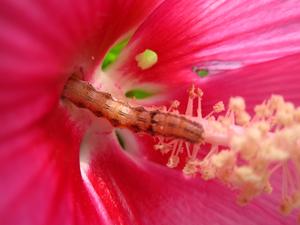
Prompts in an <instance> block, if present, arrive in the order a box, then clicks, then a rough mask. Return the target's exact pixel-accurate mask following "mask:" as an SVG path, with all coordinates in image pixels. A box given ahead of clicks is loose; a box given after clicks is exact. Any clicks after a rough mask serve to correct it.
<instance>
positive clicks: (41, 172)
mask: <svg viewBox="0 0 300 225" xmlns="http://www.w3.org/2000/svg"><path fill="white" fill-rule="evenodd" d="M81 135H82V134H81V132H78V129H77V130H76V129H74V126H73V125H72V124H70V123H69V122H68V118H67V117H66V115H65V114H64V113H63V112H62V111H61V110H57V111H53V112H52V116H51V118H44V119H43V123H42V124H40V125H33V126H32V127H31V128H29V129H27V132H24V131H22V132H19V133H15V134H14V135H13V136H11V137H9V138H6V139H2V141H1V143H0V148H1V150H2V151H1V154H0V161H1V164H0V171H1V172H0V175H1V186H0V199H1V201H0V219H1V223H2V224H74V223H76V224H86V223H89V224H97V221H98V222H99V221H100V219H101V215H97V213H96V211H95V209H94V206H93V204H92V202H91V200H90V198H89V194H88V192H87V190H86V189H85V187H84V185H83V182H82V178H81V176H80V171H79V164H78V162H79V158H78V154H79V144H80V136H81Z"/></svg>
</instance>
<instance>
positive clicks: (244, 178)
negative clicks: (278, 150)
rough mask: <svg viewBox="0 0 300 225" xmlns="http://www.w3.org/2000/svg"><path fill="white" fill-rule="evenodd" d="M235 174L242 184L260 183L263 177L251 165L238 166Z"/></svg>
mask: <svg viewBox="0 0 300 225" xmlns="http://www.w3.org/2000/svg"><path fill="white" fill-rule="evenodd" d="M234 174H235V176H236V178H237V181H238V182H239V183H240V184H244V183H254V184H255V183H258V182H260V181H261V177H260V176H258V175H257V174H255V172H254V171H253V169H252V168H251V167H249V166H241V167H237V168H235V170H234Z"/></svg>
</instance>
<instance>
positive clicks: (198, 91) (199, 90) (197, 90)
mask: <svg viewBox="0 0 300 225" xmlns="http://www.w3.org/2000/svg"><path fill="white" fill-rule="evenodd" d="M196 94H197V96H198V97H200V98H201V97H202V96H203V91H202V90H201V89H200V88H197V89H196Z"/></svg>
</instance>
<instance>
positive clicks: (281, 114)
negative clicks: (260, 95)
mask: <svg viewBox="0 0 300 225" xmlns="http://www.w3.org/2000/svg"><path fill="white" fill-rule="evenodd" d="M202 96H203V92H202V91H201V90H200V89H197V88H195V87H194V86H192V87H191V89H190V90H189V98H188V104H187V107H186V112H185V115H186V116H187V117H188V118H191V117H193V121H198V123H200V124H201V125H202V126H203V127H204V141H203V142H201V143H190V142H187V141H184V140H182V139H180V140H179V139H174V138H173V143H172V141H170V139H169V140H168V141H166V140H167V138H164V139H163V140H162V142H161V143H160V144H163V143H164V144H167V145H169V148H171V155H170V158H169V161H168V164H167V165H168V166H169V167H172V168H173V167H177V166H178V165H179V161H180V160H182V158H183V157H185V162H186V163H185V165H184V167H183V173H184V174H185V175H188V176H193V175H195V174H197V173H199V174H201V177H202V179H204V180H209V179H218V180H220V181H222V182H223V183H225V184H226V185H227V186H229V187H232V188H233V189H235V190H238V192H239V194H238V198H237V201H238V202H239V203H240V204H247V203H248V202H249V201H251V200H252V199H253V198H254V197H256V196H259V195H261V194H262V193H271V192H272V190H273V188H272V186H271V183H270V177H271V176H272V175H273V174H274V172H275V171H278V169H279V168H282V169H283V175H282V176H283V177H282V203H281V205H280V210H281V211H282V213H283V214H289V213H291V212H292V211H293V210H299V208H300V107H297V108H296V107H295V106H294V105H293V104H292V103H291V102H286V101H285V100H284V98H283V97H282V96H280V95H272V96H271V97H270V98H269V99H267V100H265V101H264V102H263V103H261V104H260V105H257V106H255V107H254V112H255V114H254V115H253V116H250V114H249V113H248V112H247V111H246V103H245V100H244V99H243V98H242V97H234V98H231V99H230V100H229V105H228V109H227V111H226V113H225V115H219V116H217V117H215V116H213V115H214V114H215V113H220V112H223V111H224V110H225V106H224V104H223V102H217V103H216V104H215V105H214V107H213V110H212V112H210V113H209V114H208V115H206V116H205V117H204V118H203V117H202V109H201V105H202V104H201V101H202ZM195 99H196V100H197V101H196V104H197V106H198V107H197V110H196V111H197V114H196V116H194V115H193V113H194V107H195V105H194V104H195V102H194V100H195ZM175 106H177V103H176V104H175ZM171 108H172V110H173V108H175V107H174V105H172V106H171ZM171 140H172V138H171ZM170 143H172V144H171V145H170ZM175 143H176V144H175ZM205 143H209V144H211V145H212V147H211V149H210V151H209V152H208V153H207V154H206V156H204V157H202V158H200V157H199V156H198V152H199V151H201V146H202V144H205ZM179 146H180V147H179ZM183 152H185V153H186V154H182V153H183Z"/></svg>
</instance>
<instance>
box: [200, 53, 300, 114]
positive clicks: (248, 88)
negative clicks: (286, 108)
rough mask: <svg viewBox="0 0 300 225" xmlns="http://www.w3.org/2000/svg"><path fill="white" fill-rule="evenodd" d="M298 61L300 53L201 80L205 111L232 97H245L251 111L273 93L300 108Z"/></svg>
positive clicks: (299, 69)
mask: <svg viewBox="0 0 300 225" xmlns="http://www.w3.org/2000/svg"><path fill="white" fill-rule="evenodd" d="M299 58H300V55H299V54H298V55H293V56H289V57H285V58H281V59H277V60H274V61H270V62H266V63H261V64H257V65H252V66H247V67H244V68H242V69H239V70H235V71H232V72H227V73H224V74H222V76H210V77H207V78H204V79H202V80H200V81H199V86H200V87H201V88H202V89H203V91H204V98H203V107H204V111H205V112H206V113H207V112H209V111H210V110H211V107H212V106H213V105H214V104H215V103H216V102H218V101H224V102H225V103H226V102H227V101H228V100H229V98H230V97H232V96H243V97H244V98H245V100H246V102H247V109H248V110H249V111H251V110H252V109H253V106H254V105H256V104H259V103H262V101H263V100H265V99H266V98H268V97H270V95H272V94H280V95H282V96H284V97H285V98H286V99H287V100H288V101H291V102H293V103H294V104H295V105H296V106H299V105H300V92H299V90H300V76H299V74H300V64H299Z"/></svg>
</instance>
